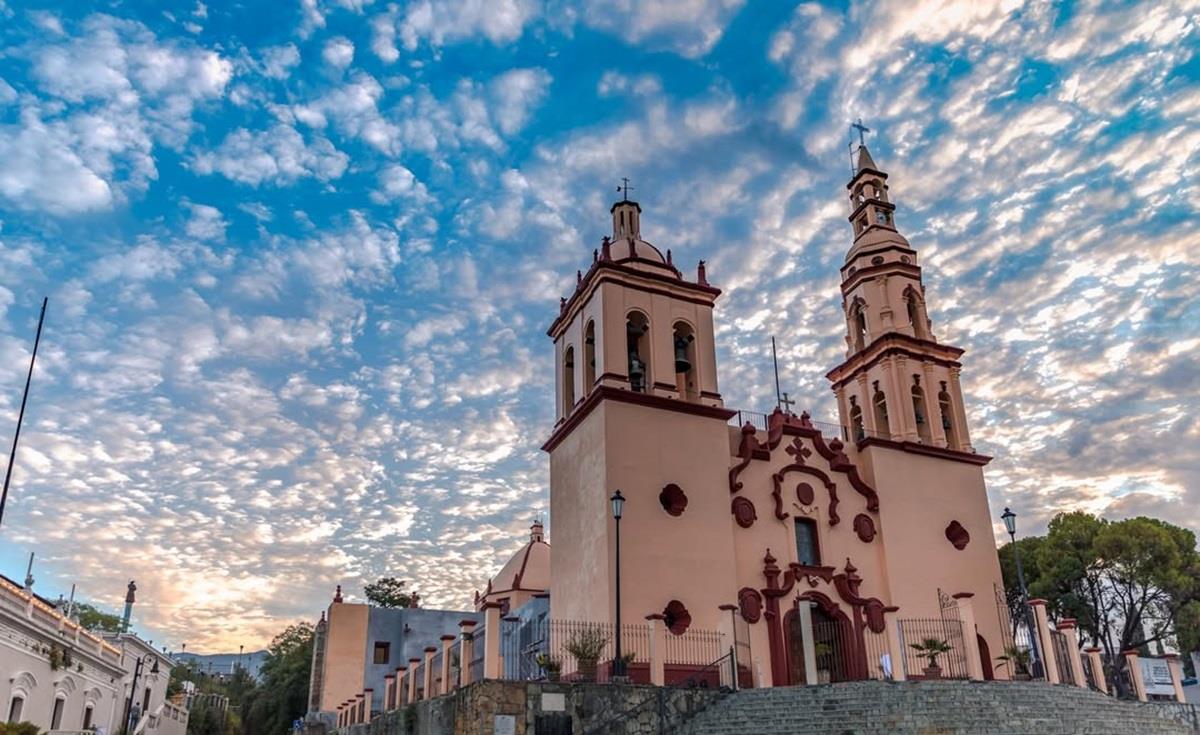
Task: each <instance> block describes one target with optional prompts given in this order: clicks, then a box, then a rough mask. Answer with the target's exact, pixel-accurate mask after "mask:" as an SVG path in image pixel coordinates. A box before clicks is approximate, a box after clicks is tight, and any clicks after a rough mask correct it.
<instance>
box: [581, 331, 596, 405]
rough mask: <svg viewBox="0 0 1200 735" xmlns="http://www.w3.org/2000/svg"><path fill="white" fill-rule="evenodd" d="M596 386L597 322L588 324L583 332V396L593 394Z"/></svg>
mask: <svg viewBox="0 0 1200 735" xmlns="http://www.w3.org/2000/svg"><path fill="white" fill-rule="evenodd" d="M595 384H596V322H588V323H587V327H586V328H585V329H584V330H583V394H584V395H585V396H586V395H587V394H589V393H591V392H592V387H593V386H594V385H595Z"/></svg>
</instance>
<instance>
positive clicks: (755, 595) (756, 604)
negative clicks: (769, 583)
mask: <svg viewBox="0 0 1200 735" xmlns="http://www.w3.org/2000/svg"><path fill="white" fill-rule="evenodd" d="M738 610H739V612H740V613H741V616H742V620H745V621H746V622H747V623H751V624H753V623H757V622H758V621H759V619H761V618H762V594H761V593H760V592H759V591H758V590H756V589H754V588H753V587H743V588H741V589H740V590H738Z"/></svg>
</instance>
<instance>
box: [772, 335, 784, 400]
mask: <svg viewBox="0 0 1200 735" xmlns="http://www.w3.org/2000/svg"><path fill="white" fill-rule="evenodd" d="M771 363H772V364H773V365H774V366H775V408H779V405H780V401H781V400H782V399H781V398H780V396H779V356H778V355H776V354H775V337H774V336H772V337H771Z"/></svg>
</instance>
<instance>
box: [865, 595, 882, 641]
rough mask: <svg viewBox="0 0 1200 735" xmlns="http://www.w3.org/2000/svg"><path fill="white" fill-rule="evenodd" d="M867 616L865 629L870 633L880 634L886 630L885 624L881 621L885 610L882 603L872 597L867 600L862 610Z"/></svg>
mask: <svg viewBox="0 0 1200 735" xmlns="http://www.w3.org/2000/svg"><path fill="white" fill-rule="evenodd" d="M863 610H864V612H866V614H867V629H868V630H870V631H871V632H872V633H882V632H884V631H885V630H887V623H886V622H885V621H884V619H883V613H884V611H885V608H884V606H883V603H882V602H880V601H879V600H878V599H876V598H874V597H872V598H871V599H869V600H867V604H866V605H865V606H864V608H863Z"/></svg>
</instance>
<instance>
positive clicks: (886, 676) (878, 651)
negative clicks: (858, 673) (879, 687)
mask: <svg viewBox="0 0 1200 735" xmlns="http://www.w3.org/2000/svg"><path fill="white" fill-rule="evenodd" d="M863 652H864V654H865V657H866V661H865V664H866V665H865V671H864V672H863V673H864V674H865V676H864V678H867V679H875V680H878V681H891V680H892V679H894V678H896V673H895V666H896V662H895V661H893V660H892V652H891V646H889V645H888V639H887V633H886V632H881V633H872V632H871V631H870V630H864V631H863Z"/></svg>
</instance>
